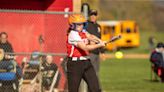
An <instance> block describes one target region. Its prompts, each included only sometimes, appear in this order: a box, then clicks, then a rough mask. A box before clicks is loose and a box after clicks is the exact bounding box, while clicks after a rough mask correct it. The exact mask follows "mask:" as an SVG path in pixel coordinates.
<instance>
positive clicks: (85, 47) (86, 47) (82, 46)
mask: <svg viewBox="0 0 164 92" xmlns="http://www.w3.org/2000/svg"><path fill="white" fill-rule="evenodd" d="M104 46H105V43H104V42H100V43H99V44H92V45H90V44H89V45H87V44H85V43H84V42H78V43H77V47H79V48H80V49H82V50H85V51H90V50H94V49H97V48H100V47H104Z"/></svg>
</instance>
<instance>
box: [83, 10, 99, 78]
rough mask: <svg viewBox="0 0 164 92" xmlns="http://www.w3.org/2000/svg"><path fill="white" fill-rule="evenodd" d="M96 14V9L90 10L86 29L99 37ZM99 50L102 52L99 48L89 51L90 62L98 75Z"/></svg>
mask: <svg viewBox="0 0 164 92" xmlns="http://www.w3.org/2000/svg"><path fill="white" fill-rule="evenodd" d="M97 15H98V12H97V10H94V9H92V10H90V12H89V20H88V26H87V28H86V30H87V31H88V32H89V33H90V34H92V35H95V36H96V37H98V38H100V39H101V32H100V25H99V24H98V23H97ZM100 52H102V49H101V48H98V49H95V50H92V51H90V59H91V63H92V65H93V66H94V69H95V71H96V74H97V76H98V73H99V68H100V67H99V64H100V58H99V54H100Z"/></svg>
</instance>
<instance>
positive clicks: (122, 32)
mask: <svg viewBox="0 0 164 92" xmlns="http://www.w3.org/2000/svg"><path fill="white" fill-rule="evenodd" d="M121 33H123V25H122V24H121Z"/></svg>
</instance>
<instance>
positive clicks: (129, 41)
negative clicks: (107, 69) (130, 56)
mask: <svg viewBox="0 0 164 92" xmlns="http://www.w3.org/2000/svg"><path fill="white" fill-rule="evenodd" d="M98 23H99V24H100V26H101V39H102V40H103V41H108V40H110V39H111V38H112V37H113V36H117V35H121V36H122V38H121V39H119V40H117V41H115V42H112V43H110V44H108V45H107V46H106V49H108V50H116V49H117V48H120V47H138V46H139V45H140V37H139V29H138V25H137V23H136V22H135V21H131V20H126V21H99V22H98Z"/></svg>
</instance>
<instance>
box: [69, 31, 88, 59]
mask: <svg viewBox="0 0 164 92" xmlns="http://www.w3.org/2000/svg"><path fill="white" fill-rule="evenodd" d="M78 42H84V43H85V44H88V40H87V37H86V32H85V31H82V32H78V31H73V30H72V31H71V32H70V33H69V35H68V37H67V54H68V57H81V56H88V52H87V51H84V50H82V49H80V48H78V47H77V43H78Z"/></svg>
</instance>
